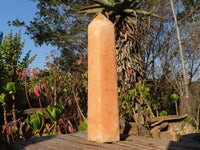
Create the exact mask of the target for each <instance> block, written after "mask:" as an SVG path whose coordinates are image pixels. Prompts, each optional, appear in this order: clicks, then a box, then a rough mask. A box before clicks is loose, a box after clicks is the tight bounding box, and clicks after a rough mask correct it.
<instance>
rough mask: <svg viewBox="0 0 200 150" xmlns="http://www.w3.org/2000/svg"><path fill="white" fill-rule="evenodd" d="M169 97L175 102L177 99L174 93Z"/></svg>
mask: <svg viewBox="0 0 200 150" xmlns="http://www.w3.org/2000/svg"><path fill="white" fill-rule="evenodd" d="M170 99H171V100H172V101H173V102H177V101H178V99H179V96H178V95H177V94H175V93H173V94H172V95H171V96H170Z"/></svg>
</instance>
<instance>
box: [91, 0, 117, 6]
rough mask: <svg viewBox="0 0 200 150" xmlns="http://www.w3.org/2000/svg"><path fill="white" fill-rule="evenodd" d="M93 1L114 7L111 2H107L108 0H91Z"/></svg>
mask: <svg viewBox="0 0 200 150" xmlns="http://www.w3.org/2000/svg"><path fill="white" fill-rule="evenodd" d="M93 1H94V2H96V3H98V4H100V5H102V6H104V7H110V8H114V5H113V4H112V3H111V2H109V1H108V0H93Z"/></svg>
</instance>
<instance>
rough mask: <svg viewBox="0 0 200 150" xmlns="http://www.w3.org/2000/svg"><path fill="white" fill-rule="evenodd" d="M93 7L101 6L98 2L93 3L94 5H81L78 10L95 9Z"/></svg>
mask: <svg viewBox="0 0 200 150" xmlns="http://www.w3.org/2000/svg"><path fill="white" fill-rule="evenodd" d="M95 8H102V6H101V5H100V4H94V5H90V6H86V7H83V8H81V9H80V11H83V10H88V9H95Z"/></svg>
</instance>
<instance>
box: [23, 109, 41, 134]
mask: <svg viewBox="0 0 200 150" xmlns="http://www.w3.org/2000/svg"><path fill="white" fill-rule="evenodd" d="M25 122H26V123H27V124H28V125H29V126H30V127H31V129H33V130H34V132H35V134H38V133H40V132H41V130H42V129H43V125H44V122H43V119H42V112H41V111H37V112H36V113H34V114H32V115H29V116H28V117H27V118H26V120H25Z"/></svg>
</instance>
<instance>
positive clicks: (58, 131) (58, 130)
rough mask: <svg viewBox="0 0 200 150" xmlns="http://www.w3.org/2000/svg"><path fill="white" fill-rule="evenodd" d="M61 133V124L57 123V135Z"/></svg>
mask: <svg viewBox="0 0 200 150" xmlns="http://www.w3.org/2000/svg"><path fill="white" fill-rule="evenodd" d="M59 133H60V126H59V125H57V135H58V134H59Z"/></svg>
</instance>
